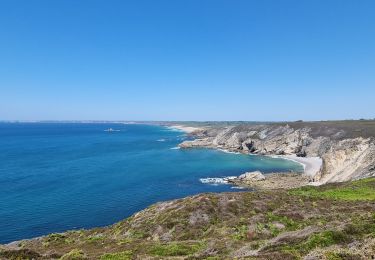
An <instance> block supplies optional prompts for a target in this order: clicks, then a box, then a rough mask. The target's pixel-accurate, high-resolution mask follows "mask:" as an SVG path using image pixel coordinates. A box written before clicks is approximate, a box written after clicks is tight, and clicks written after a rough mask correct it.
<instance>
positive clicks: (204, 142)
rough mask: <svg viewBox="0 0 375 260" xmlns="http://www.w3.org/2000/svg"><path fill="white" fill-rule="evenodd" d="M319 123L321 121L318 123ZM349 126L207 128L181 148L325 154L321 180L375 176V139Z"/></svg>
mask: <svg viewBox="0 0 375 260" xmlns="http://www.w3.org/2000/svg"><path fill="white" fill-rule="evenodd" d="M317 124H318V123H317ZM351 131H352V132H350V131H349V130H348V129H347V128H346V129H344V130H343V129H340V128H334V127H327V126H325V125H324V126H321V127H316V126H310V125H308V124H307V125H300V126H295V125H293V124H292V125H289V124H268V125H237V126H229V127H223V128H215V129H207V130H205V131H202V132H200V133H199V138H197V139H196V140H193V141H185V142H183V143H181V144H180V147H181V148H192V147H209V148H221V149H226V150H230V151H239V152H243V153H252V154H263V155H297V156H300V157H321V158H322V159H323V166H322V169H321V171H320V172H318V173H316V174H315V176H313V178H314V180H315V181H319V183H321V184H322V183H326V182H340V181H348V180H353V179H359V178H364V177H368V176H375V142H374V138H373V137H371V133H370V134H368V133H367V134H366V135H365V134H364V135H363V136H365V137H361V136H359V137H358V136H356V135H353V132H354V133H356V129H354V130H351Z"/></svg>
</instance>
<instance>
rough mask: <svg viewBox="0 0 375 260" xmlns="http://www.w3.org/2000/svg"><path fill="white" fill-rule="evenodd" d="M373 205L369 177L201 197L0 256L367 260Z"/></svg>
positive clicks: (372, 242)
mask: <svg viewBox="0 0 375 260" xmlns="http://www.w3.org/2000/svg"><path fill="white" fill-rule="evenodd" d="M374 200H375V178H369V179H363V180H359V181H354V182H348V183H336V184H328V185H323V186H320V187H304V188H298V189H294V190H290V191H286V190H277V191H258V192H236V193H220V194H201V195H197V196H193V197H189V198H186V199H179V200H175V201H173V202H168V203H165V204H158V205H154V206H151V207H150V208H149V209H146V210H144V211H142V212H140V213H138V214H136V215H134V216H133V217H131V218H129V219H127V220H124V221H122V222H120V223H118V224H115V225H113V226H109V227H106V228H98V229H92V230H79V231H69V232H66V233H60V234H51V235H48V236H45V237H42V238H40V239H37V240H30V241H29V240H25V241H22V242H20V244H22V247H19V248H17V249H13V248H10V249H9V248H4V249H3V250H1V246H0V258H4V259H58V258H60V257H61V256H63V257H62V259H65V260H66V259H101V260H122V259H123V260H127V259H136V258H137V259H167V258H168V259H169V258H170V259H206V258H207V257H211V258H207V259H233V258H234V256H236V255H237V253H239V255H241V254H242V252H243V250H255V249H259V252H258V254H259V255H258V256H259V258H258V259H301V258H303V257H305V256H306V255H308V254H310V253H312V252H314V254H319V257H321V258H320V259H330V260H336V259H340V258H342V259H361V257H362V259H367V258H366V257H367V256H368V255H373V254H375V201H374ZM203 216H204V217H205V218H203ZM192 220H199V221H192ZM293 231H296V232H293ZM278 236H279V237H278ZM276 237H278V238H276ZM161 238H163V239H161ZM164 238H168V241H169V242H163V241H164ZM274 238H276V239H274ZM159 239H161V240H159ZM354 241H356V243H352V242H354ZM349 244H350V245H351V246H350V247H349V246H348V245H349ZM333 245H335V246H334V247H333ZM362 245H365V246H362ZM73 248H76V249H74V250H72V249H73ZM258 256H257V257H258ZM345 257H347V258H345ZM350 257H352V258H350ZM255 259H257V258H255Z"/></svg>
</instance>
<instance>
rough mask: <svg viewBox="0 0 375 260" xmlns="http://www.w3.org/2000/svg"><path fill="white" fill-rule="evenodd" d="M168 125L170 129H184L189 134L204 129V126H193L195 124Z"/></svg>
mask: <svg viewBox="0 0 375 260" xmlns="http://www.w3.org/2000/svg"><path fill="white" fill-rule="evenodd" d="M167 127H168V128H170V129H175V130H180V131H183V132H185V133H187V134H192V133H194V132H197V131H202V130H203V128H199V127H193V126H184V125H169V126H167Z"/></svg>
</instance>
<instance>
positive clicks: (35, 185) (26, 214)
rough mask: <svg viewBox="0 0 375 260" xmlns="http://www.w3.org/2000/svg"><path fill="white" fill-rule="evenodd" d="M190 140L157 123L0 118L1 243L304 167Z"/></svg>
mask: <svg viewBox="0 0 375 260" xmlns="http://www.w3.org/2000/svg"><path fill="white" fill-rule="evenodd" d="M110 128H112V129H113V130H114V131H105V130H107V129H110ZM187 138H189V137H188V136H187V135H186V134H185V133H184V132H181V131H177V130H173V129H170V128H167V127H163V126H156V125H140V124H120V123H118V124H114V123H113V124H109V123H100V124H99V123H0V223H1V224H0V225H1V228H0V243H7V242H11V241H15V240H20V239H25V238H31V237H37V236H41V235H46V234H49V233H52V232H62V231H66V230H71V229H80V228H91V227H97V226H106V225H110V224H113V223H115V222H116V221H119V220H121V219H124V218H126V217H129V216H130V215H132V214H133V213H135V212H137V211H139V210H142V209H144V208H146V207H147V206H149V205H151V204H153V203H155V202H159V201H165V200H171V199H176V198H181V197H185V196H189V195H193V194H197V193H203V192H225V191H240V190H238V189H235V187H233V186H231V185H228V184H219V185H212V184H207V183H202V182H201V181H200V179H203V178H208V177H225V176H233V175H239V174H241V173H244V172H245V171H254V170H260V171H262V172H264V173H268V172H280V171H289V170H294V171H303V168H302V166H301V165H300V164H297V163H295V162H293V161H288V160H283V159H277V158H269V157H264V156H254V155H243V154H231V153H226V152H223V151H219V150H213V149H189V150H183V149H177V145H178V144H179V143H180V142H182V141H183V140H185V139H187Z"/></svg>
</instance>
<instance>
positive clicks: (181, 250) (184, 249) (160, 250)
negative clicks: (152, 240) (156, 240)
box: [150, 243, 202, 256]
mask: <svg viewBox="0 0 375 260" xmlns="http://www.w3.org/2000/svg"><path fill="white" fill-rule="evenodd" d="M200 249H202V244H193V245H189V244H184V243H170V244H158V245H154V246H153V247H152V248H151V250H150V253H151V254H152V255H157V256H187V255H193V254H194V253H196V252H198V251H199V250H200Z"/></svg>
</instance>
